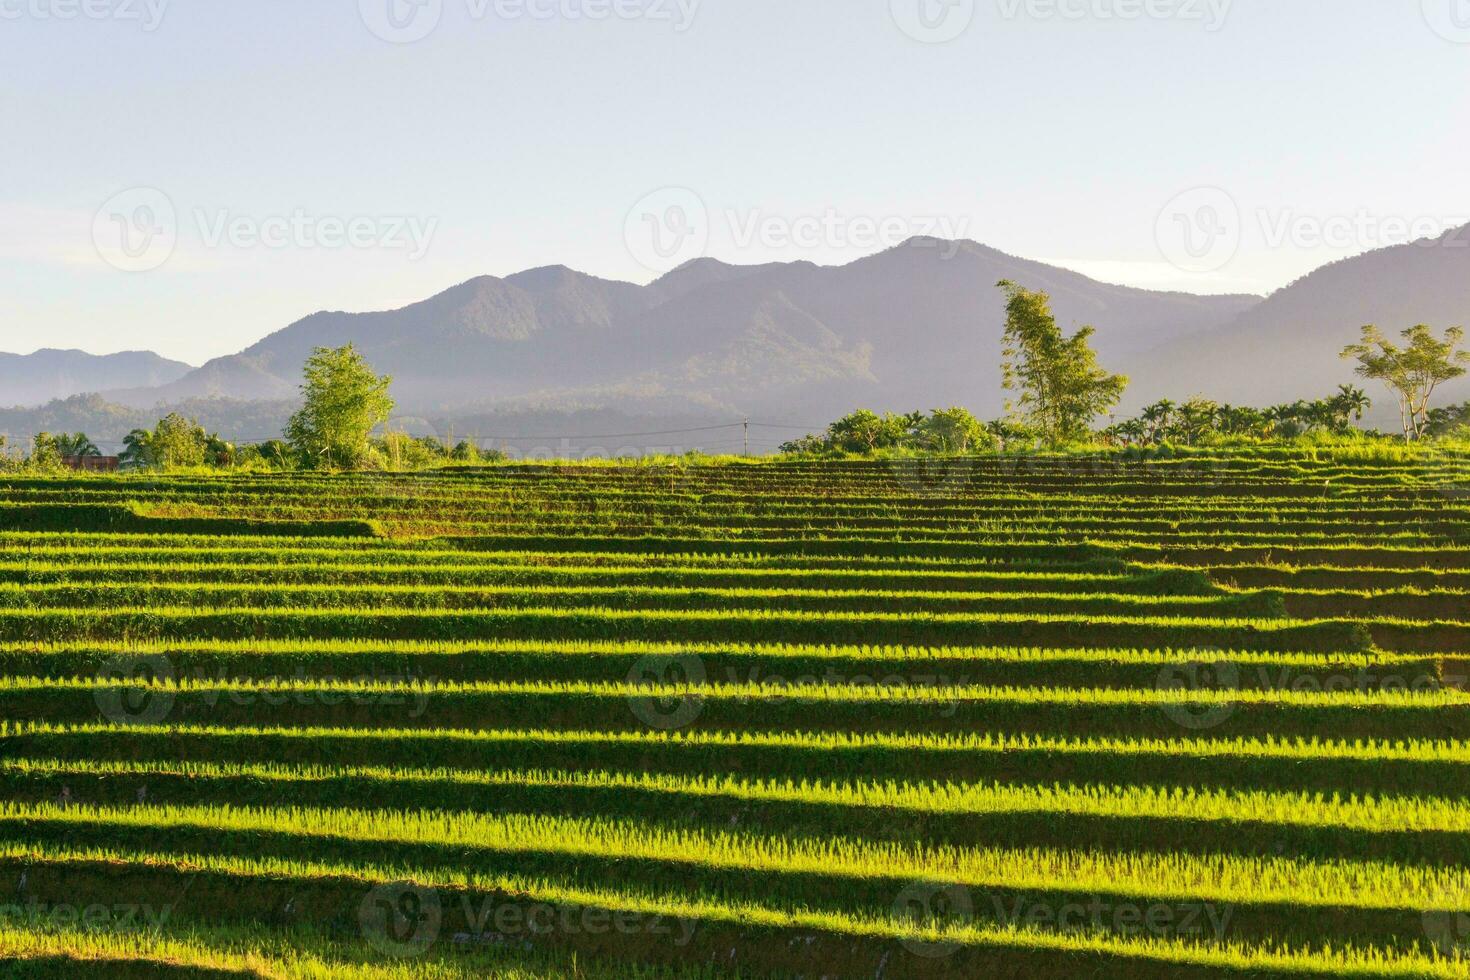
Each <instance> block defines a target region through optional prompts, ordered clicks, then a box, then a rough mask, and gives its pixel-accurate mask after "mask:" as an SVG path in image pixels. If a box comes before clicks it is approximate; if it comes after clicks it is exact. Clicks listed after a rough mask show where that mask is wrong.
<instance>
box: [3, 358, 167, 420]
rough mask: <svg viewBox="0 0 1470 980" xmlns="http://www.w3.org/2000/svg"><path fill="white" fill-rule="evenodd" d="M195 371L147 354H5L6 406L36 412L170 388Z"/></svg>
mask: <svg viewBox="0 0 1470 980" xmlns="http://www.w3.org/2000/svg"><path fill="white" fill-rule="evenodd" d="M192 370H193V368H192V367H191V366H190V365H188V364H184V363H182V362H180V361H170V360H168V359H167V358H163V357H159V356H158V355H157V354H153V353H150V352H147V351H127V352H125V353H121V354H88V353H86V352H85V351H79V350H49V349H47V350H38V351H36V352H35V353H34V354H0V406H4V407H31V406H37V405H44V404H46V403H47V402H50V401H53V400H56V399H59V398H69V397H71V396H72V395H78V394H82V393H84V392H92V391H100V390H102V389H105V388H119V387H142V386H149V387H152V386H156V385H165V384H168V383H170V382H173V381H176V380H178V379H179V378H182V377H183V376H184V375H186V374H188V373H189V372H190V371H192Z"/></svg>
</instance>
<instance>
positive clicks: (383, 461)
mask: <svg viewBox="0 0 1470 980" xmlns="http://www.w3.org/2000/svg"><path fill="white" fill-rule="evenodd" d="M305 375H306V381H305V383H304V384H303V385H302V386H301V388H302V395H303V402H304V404H303V405H302V407H301V409H300V410H299V411H298V412H297V413H296V414H295V415H293V416H292V417H291V419H290V421H289V422H288V424H287V425H286V430H285V432H284V433H283V438H281V439H269V440H266V441H264V442H259V443H250V444H244V445H238V446H237V445H235V444H233V443H231V442H228V441H227V440H225V439H222V438H220V436H219V434H218V433H214V432H209V431H207V430H206V429H205V428H204V426H202V425H200V424H199V422H198V420H197V419H194V418H189V417H186V416H184V415H182V414H179V413H177V412H171V413H169V414H168V415H166V416H164V417H163V418H162V419H159V420H158V423H157V424H156V425H155V426H154V427H153V428H152V429H142V428H139V429H134V430H132V431H131V432H129V433H128V434H127V436H126V437H125V438H124V439H123V450H122V452H121V453H120V454H119V456H118V463H119V468H120V469H125V470H155V469H170V470H179V469H195V468H201V467H202V468H218V469H246V470H250V469H268V470H292V469H387V470H418V469H429V468H433V467H439V466H445V465H450V464H455V463H459V464H474V463H481V462H489V461H493V460H496V459H500V458H503V456H502V454H500V453H498V452H488V453H487V452H483V451H481V450H480V449H479V448H478V447H477V446H476V445H475V444H474V443H471V442H468V441H461V442H460V443H458V444H457V445H454V446H449V445H447V444H445V443H442V442H440V441H439V440H438V439H435V438H433V437H431V436H411V435H408V434H406V433H397V432H388V433H385V434H382V435H379V436H374V435H373V430H374V429H376V428H378V427H379V426H381V425H383V424H384V423H385V422H386V421H387V419H388V418H389V416H390V415H391V413H392V410H393V401H392V399H390V398H389V397H388V386H389V384H390V383H391V379H390V378H388V377H386V376H384V377H379V376H378V375H376V374H374V373H373V372H372V370H371V369H370V368H369V367H368V365H367V363H366V362H365V361H364V360H363V358H362V356H361V355H360V354H358V353H357V351H356V350H355V349H354V348H353V347H352V345H351V344H348V345H347V346H346V347H341V348H337V349H335V350H332V349H328V348H319V349H317V350H316V351H315V352H314V353H313V354H312V356H311V357H310V358H309V359H308V360H307V362H306V368H305ZM101 455H102V454H101V452H100V451H99V450H98V448H97V446H96V444H95V443H93V442H92V440H91V439H89V438H88V437H87V436H86V434H85V433H81V432H76V433H69V434H65V435H52V434H51V433H49V432H41V433H39V434H37V435H36V437H35V438H34V439H32V440H31V446H30V450H29V452H26V453H20V452H15V451H12V449H11V447H9V446H8V445H7V444H6V440H5V439H4V438H3V437H0V469H10V470H21V469H23V470H33V471H50V470H61V469H65V468H83V467H80V466H78V464H79V463H82V462H84V461H85V460H86V459H88V458H96V457H100V456H101Z"/></svg>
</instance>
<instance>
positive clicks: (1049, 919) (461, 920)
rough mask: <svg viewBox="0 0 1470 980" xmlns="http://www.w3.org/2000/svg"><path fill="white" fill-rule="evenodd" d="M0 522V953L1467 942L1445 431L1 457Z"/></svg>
mask: <svg viewBox="0 0 1470 980" xmlns="http://www.w3.org/2000/svg"><path fill="white" fill-rule="evenodd" d="M0 541H3V544H4V550H3V556H0V726H3V727H0V786H3V793H0V800H3V802H0V913H3V914H4V915H5V917H6V918H5V920H4V922H0V961H4V962H5V963H6V968H7V969H9V970H12V971H17V972H18V973H19V975H34V976H76V975H79V973H85V974H87V975H123V976H157V975H165V976H174V975H177V976H180V977H202V976H211V977H213V976H247V975H260V976H364V977H365V976H374V977H377V976H384V977H389V976H392V977H431V976H433V977H438V976H485V975H497V976H513V977H528V978H529V977H561V976H589V977H614V976H617V977H622V976H639V977H655V976H679V977H682V976H701V977H725V976H736V975H742V976H745V975H749V976H767V975H778V976H792V975H800V976H806V977H817V976H825V977H832V976H844V977H845V976H852V977H859V976H860V977H872V978H879V980H887V978H904V977H932V976H946V975H953V976H1018V977H1022V976H1024V977H1037V976H1067V977H1071V976H1079V975H1083V976H1127V977H1150V976H1158V977H1177V976H1202V977H1203V976H1208V977H1217V976H1218V977H1225V976H1248V975H1249V976H1263V975H1282V974H1303V975H1309V974H1318V975H1328V976H1343V975H1361V976H1443V977H1470V695H1467V694H1466V683H1465V678H1466V675H1467V674H1470V462H1466V461H1464V460H1461V459H1458V458H1454V457H1451V456H1442V455H1441V456H1437V455H1432V454H1427V453H1426V454H1425V455H1423V456H1422V457H1420V458H1417V459H1413V460H1395V459H1393V458H1391V457H1389V458H1384V459H1380V460H1374V459H1372V458H1359V457H1343V458H1334V457H1333V456H1332V455H1331V454H1330V453H1325V452H1321V451H1319V452H1317V453H1307V452H1305V451H1289V450H1278V451H1271V452H1267V451H1259V452H1254V453H1252V452H1245V451H1241V452H1238V453H1235V454H1220V455H1210V454H1198V455H1192V456H1185V457H1178V458H1158V459H1151V460H1129V459H1124V458H1122V457H1113V456H1098V457H1038V458H1023V459H978V460H959V461H948V462H940V461H930V462H914V461H911V462H904V463H896V462H895V463H889V462H881V461H880V462H831V463H794V462H782V463H776V462H755V463H749V464H739V463H730V464H724V465H711V466H706V467H689V468H675V467H661V466H651V465H649V466H643V465H631V464H630V465H585V466H553V465H540V466H502V467H495V468H489V469H483V470H457V471H446V472H442V473H434V474H427V475H416V476H311V475H280V476H250V477H246V476H238V477H223V476H221V477H203V476H200V477H195V476H178V477H154V478H144V477H130V478H117V477H113V478H102V477H98V478H78V479H70V480H64V479H14V478H12V479H7V480H5V481H4V482H3V483H0ZM7 902H8V903H9V904H3V903H7ZM7 975H8V974H7Z"/></svg>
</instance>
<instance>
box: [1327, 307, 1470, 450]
mask: <svg viewBox="0 0 1470 980" xmlns="http://www.w3.org/2000/svg"><path fill="white" fill-rule="evenodd" d="M1400 336H1401V337H1403V339H1404V341H1405V343H1404V346H1402V347H1400V346H1399V345H1398V344H1396V343H1394V342H1393V341H1391V340H1389V339H1388V338H1387V337H1386V336H1384V334H1383V331H1381V330H1379V329H1378V328H1377V327H1375V326H1373V325H1372V324H1369V325H1368V326H1365V327H1364V328H1363V336H1362V339H1361V340H1359V341H1358V343H1356V344H1349V345H1348V346H1347V347H1344V348H1343V350H1342V356H1343V357H1345V358H1356V359H1357V361H1358V366H1357V368H1356V369H1355V370H1356V371H1357V373H1358V374H1359V375H1360V376H1362V377H1364V378H1371V379H1373V380H1374V381H1382V382H1383V383H1384V384H1386V385H1388V387H1389V388H1390V389H1391V390H1392V391H1393V392H1394V394H1395V395H1397V396H1398V399H1399V418H1400V420H1401V422H1402V423H1403V427H1404V438H1405V439H1418V438H1421V437H1422V436H1423V435H1424V434H1425V429H1426V428H1427V427H1428V424H1429V412H1430V409H1429V399H1430V398H1431V397H1433V395H1434V392H1435V389H1437V388H1438V387H1439V386H1440V385H1442V384H1444V383H1445V382H1446V381H1452V380H1454V379H1455V378H1458V377H1460V376H1461V375H1463V374H1464V373H1465V372H1466V370H1467V368H1470V351H1462V350H1460V349H1459V347H1460V343H1461V341H1463V340H1464V339H1465V331H1464V330H1463V329H1462V328H1460V327H1450V328H1449V329H1448V330H1446V331H1445V332H1444V337H1443V338H1440V337H1436V336H1435V335H1434V330H1433V328H1431V327H1430V326H1428V325H1427V324H1423V323H1421V324H1419V325H1418V326H1413V327H1409V328H1408V329H1407V330H1404V331H1403V332H1402V333H1401V334H1400Z"/></svg>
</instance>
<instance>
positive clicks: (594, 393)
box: [0, 227, 1470, 436]
mask: <svg viewBox="0 0 1470 980" xmlns="http://www.w3.org/2000/svg"><path fill="white" fill-rule="evenodd" d="M1466 246H1470V227H1467V229H1464V230H1461V231H1458V232H1454V233H1451V234H1449V235H1446V236H1445V237H1444V238H1442V239H1436V240H1433V241H1426V242H1420V243H1415V244H1412V245H1403V246H1398V247H1395V248H1388V249H1380V250H1377V251H1373V252H1369V253H1365V254H1364V255H1360V256H1357V257H1355V258H1351V259H1347V260H1344V261H1341V262H1336V263H1333V264H1331V265H1328V266H1325V267H1323V268H1322V269H1319V270H1317V271H1316V272H1314V273H1312V274H1311V275H1308V276H1306V277H1304V278H1302V279H1300V280H1298V281H1297V282H1294V283H1292V284H1290V285H1289V286H1287V287H1285V288H1283V289H1281V290H1278V291H1277V292H1276V293H1273V294H1272V295H1271V296H1270V297H1268V298H1264V299H1263V298H1261V297H1257V296H1196V295H1192V294H1188V293H1179V292H1154V291H1149V290H1142V289H1135V288H1132V287H1128V286H1119V285H1112V284H1108V283H1103V282H1098V281H1097V280H1094V279H1090V278H1088V277H1087V276H1084V275H1081V274H1080V273H1076V272H1072V271H1069V270H1066V269H1061V268H1058V267H1055V266H1051V265H1047V264H1044V263H1041V262H1035V261H1032V260H1028V259H1022V258H1018V257H1016V256H1012V255H1008V254H1006V253H1004V252H1001V251H998V250H996V249H993V248H989V247H987V246H984V245H980V244H978V243H976V242H971V241H962V242H947V241H941V240H937V239H931V238H916V239H912V240H910V241H908V242H905V243H904V244H902V245H900V246H897V247H895V248H892V249H889V250H887V251H884V252H881V253H878V254H876V255H872V256H868V257H866V258H863V259H859V260H857V261H855V262H851V263H848V264H846V265H840V266H819V265H815V264H813V263H811V262H790V263H767V264H764V265H754V266H735V265H730V264H728V263H725V262H721V261H718V260H716V259H712V258H701V259H696V260H694V261H692V262H689V263H686V264H685V265H683V266H680V267H679V268H677V269H674V270H673V271H671V272H669V273H667V274H666V275H664V276H662V277H661V278H659V279H657V280H655V281H654V282H652V283H650V284H648V285H646V286H639V285H636V284H633V283H627V282H617V281H613V280H608V279H601V278H598V277H596V276H590V275H586V274H583V273H580V272H576V271H574V270H572V269H569V268H567V267H565V266H547V267H542V268H536V269H528V270H526V271H524V272H519V273H516V274H514V275H510V276H506V277H503V278H501V277H495V276H480V277H477V278H474V279H471V280H468V281H466V282H463V283H460V284H459V285H457V286H453V287H451V288H449V289H447V290H445V291H443V292H441V293H439V294H437V295H435V296H431V297H429V298H428V299H425V300H423V301H421V302H418V303H414V304H411V305H409V306H406V307H404V308H402V309H399V310H389V311H384V312H372V313H347V312H320V313H314V314H312V315H310V316H308V317H305V318H303V319H301V320H299V321H297V322H296V323H293V324H291V325H290V326H288V327H285V328H284V329H282V330H279V331H276V332H275V333H273V334H271V335H269V336H267V337H265V338H263V339H262V340H260V341H259V342H257V343H255V344H253V345H251V346H250V347H248V348H247V349H245V350H244V351H241V352H240V353H239V354H234V355H231V356H228V357H221V358H216V359H215V360H212V361H210V362H209V363H207V364H205V365H204V366H202V367H200V368H197V369H193V370H190V369H188V368H187V366H185V365H179V364H178V363H177V362H169V361H164V360H163V359H162V358H157V357H156V355H113V357H114V358H135V359H141V361H140V362H139V363H140V364H141V366H142V367H143V368H148V369H151V370H152V371H153V372H154V373H149V371H148V370H144V371H143V374H144V375H145V376H144V377H142V378H141V379H139V377H138V373H137V372H136V371H135V372H131V373H130V372H129V371H127V370H121V368H122V367H123V366H124V364H123V363H122V362H112V363H116V364H117V367H118V368H119V370H116V371H112V370H109V371H108V372H107V373H106V375H105V377H103V378H98V379H97V380H96V381H93V382H92V383H91V384H90V385H87V384H86V383H85V380H84V379H83V377H82V376H81V375H80V374H74V375H69V376H67V379H66V383H65V384H61V383H58V382H57V381H56V380H55V378H54V377H53V378H52V381H51V387H49V388H48V387H47V386H46V385H45V384H42V383H40V382H39V381H37V379H36V378H32V382H33V383H34V384H35V388H34V393H33V394H32V395H31V397H39V395H40V394H41V393H43V392H45V393H49V392H51V391H56V390H69V391H71V392H72V393H75V392H76V391H83V390H92V391H101V392H102V393H103V397H104V398H105V401H106V402H107V403H111V404H114V405H120V406H125V407H126V408H127V409H128V411H129V412H131V411H133V410H143V409H150V410H151V409H153V408H155V407H156V406H158V405H161V404H168V405H178V404H190V405H201V404H205V403H213V402H214V401H219V400H224V401H222V402H220V404H221V405H223V404H225V403H226V402H228V403H229V404H238V403H239V402H253V403H265V402H270V403H274V404H276V405H288V404H289V403H290V402H291V401H292V400H294V399H295V398H296V397H297V395H298V387H297V386H298V383H299V374H300V368H301V364H302V362H303V361H304V360H305V359H306V357H307V355H308V354H309V353H310V352H311V350H312V348H314V347H318V346H336V345H340V344H344V343H347V342H348V341H351V342H354V343H356V344H357V345H358V347H359V348H360V349H361V350H362V351H363V352H364V354H365V355H366V356H367V358H368V359H369V361H370V362H371V363H372V364H373V366H374V367H375V368H376V369H377V370H379V371H381V372H384V373H388V374H391V375H393V377H394V385H393V393H394V396H395V398H396V399H397V401H398V404H399V413H400V415H401V416H413V417H418V418H422V419H436V420H441V421H446V422H449V423H452V424H456V425H457V424H459V423H458V422H457V421H456V420H467V419H474V420H477V421H476V422H475V423H474V425H476V426H479V425H484V426H485V427H487V428H491V429H492V430H493V429H500V430H502V431H504V428H505V427H504V426H499V425H496V424H495V422H494V420H495V419H497V418H506V419H512V420H514V419H529V418H535V419H538V420H545V419H549V418H551V417H552V416H553V415H554V414H555V413H557V412H561V413H564V414H567V413H574V412H575V413H580V414H578V416H577V417H578V418H586V417H595V415H596V413H598V412H601V413H603V414H604V415H606V416H607V417H609V418H614V417H616V418H624V419H644V420H649V419H658V418H676V417H677V418H682V419H686V420H700V419H703V420H718V421H720V422H722V423H723V422H728V421H730V420H731V419H739V418H742V417H754V418H760V419H765V420H768V421H783V422H784V421H790V420H800V421H801V422H802V424H808V423H813V422H817V421H819V420H823V419H830V418H833V417H835V416H836V415H838V414H841V413H845V412H847V411H850V410H851V409H853V408H854V407H857V406H867V407H871V408H874V409H879V410H892V411H899V410H912V409H916V408H920V409H928V408H936V407H941V406H945V405H950V404H959V405H965V406H968V407H970V408H971V409H972V410H974V411H975V412H976V413H978V414H981V415H986V416H993V415H996V414H999V413H1000V412H1001V411H1002V408H1003V402H1004V398H1003V392H1002V391H1001V388H1000V372H999V360H1000V341H1001V333H1002V330H1003V321H1004V311H1003V307H1002V300H1001V296H1000V293H999V292H998V291H997V290H996V288H995V283H996V281H997V280H999V279H1003V278H1004V279H1013V280H1015V281H1017V282H1020V283H1023V284H1025V285H1026V286H1028V287H1030V288H1033V289H1040V290H1045V291H1046V292H1048V293H1050V294H1051V297H1052V303H1053V308H1054V310H1055V312H1056V314H1057V318H1058V320H1059V322H1060V323H1061V324H1062V325H1063V327H1064V328H1066V329H1069V330H1070V329H1073V328H1075V327H1077V326H1080V325H1082V324H1092V325H1093V326H1095V327H1096V328H1097V331H1098V332H1097V335H1096V345H1097V348H1098V352H1099V357H1100V359H1101V362H1102V363H1103V365H1105V366H1106V367H1108V368H1109V369H1112V370H1117V371H1121V372H1123V373H1126V374H1128V375H1129V376H1130V377H1131V378H1132V384H1131V386H1130V388H1129V391H1128V395H1127V396H1126V398H1125V401H1124V404H1123V406H1122V407H1121V411H1124V412H1129V411H1134V410H1136V409H1137V408H1138V407H1140V406H1142V405H1143V404H1145V403H1147V402H1149V401H1152V400H1155V399H1158V398H1163V397H1169V398H1174V399H1176V400H1177V399H1183V398H1187V397H1189V396H1190V395H1193V394H1206V395H1209V396H1212V397H1215V398H1218V399H1220V400H1222V401H1229V402H1232V403H1235V404H1255V405H1265V404H1271V403H1275V402H1281V401H1294V400H1296V399H1298V398H1314V397H1320V396H1323V395H1326V394H1329V393H1331V392H1332V391H1333V390H1334V389H1335V387H1336V386H1337V385H1338V384H1342V383H1346V382H1352V381H1355V380H1356V379H1355V378H1354V376H1353V372H1352V365H1351V364H1350V363H1348V362H1345V361H1343V360H1341V359H1340V358H1339V356H1338V352H1339V351H1340V350H1341V349H1342V347H1343V346H1344V345H1345V344H1347V343H1349V342H1351V341H1352V340H1354V339H1355V338H1356V337H1357V334H1358V330H1359V328H1360V327H1361V325H1362V324H1364V323H1370V322H1371V323H1376V324H1378V325H1379V326H1380V327H1382V328H1383V329H1385V330H1386V331H1390V332H1395V331H1398V330H1401V329H1403V328H1404V327H1407V326H1410V325H1412V324H1415V323H1420V322H1426V323H1430V324H1432V325H1434V326H1436V327H1440V328H1442V327H1445V326H1450V325H1455V324H1463V323H1467V322H1470V247H1466ZM42 353H46V352H38V354H37V355H32V357H40V355H41V354H42ZM67 353H73V354H75V353H77V352H67ZM81 357H82V358H86V357H88V355H81ZM95 361H96V362H97V363H98V364H101V363H103V362H105V361H107V359H95ZM32 363H33V364H35V365H38V366H39V365H40V364H41V362H39V361H38V362H32ZM0 364H3V361H0ZM37 377H39V376H37ZM87 377H88V378H93V377H96V376H95V375H91V376H87ZM11 384H12V385H14V381H12V382H11ZM1367 387H1369V389H1370V394H1371V395H1372V396H1373V397H1374V398H1375V399H1376V400H1377V401H1378V403H1379V404H1378V407H1377V408H1376V409H1375V415H1374V416H1373V418H1374V420H1375V421H1380V422H1381V420H1382V419H1387V418H1388V415H1389V414H1391V401H1390V399H1389V396H1388V395H1387V393H1386V392H1384V391H1382V390H1381V389H1377V388H1376V386H1367ZM11 390H14V389H11ZM52 397H56V396H54V395H53V396H52ZM1442 397H1443V401H1442V403H1443V402H1447V401H1450V400H1461V399H1464V398H1466V397H1470V382H1461V383H1457V384H1454V385H1451V386H1449V387H1447V388H1446V389H1445V391H1444V392H1443V396H1442ZM3 400H4V399H0V401H3ZM68 411H71V409H68ZM273 411H276V412H279V411H280V409H273ZM587 413H593V414H592V416H588V414H587ZM113 414H114V416H115V415H116V413H113ZM111 417H113V416H109V418H111ZM21 418H22V417H21V416H12V419H14V420H15V424H17V425H19V424H21V422H20V421H19V420H20V419H21ZM641 424H644V425H645V426H646V427H650V428H663V426H659V425H656V424H654V425H649V424H648V423H647V422H645V423H641ZM538 427H543V426H538ZM544 427H549V428H551V429H553V430H554V429H557V428H561V427H558V426H555V425H554V424H551V425H544ZM618 428H627V426H619V427H618ZM459 431H462V432H465V431H469V430H466V429H464V428H462V427H461V428H460V429H459ZM512 431H514V430H512ZM225 434H226V435H227V436H228V435H230V434H231V433H230V432H229V431H228V430H226V431H225ZM248 435H252V436H253V435H255V433H253V432H252V433H248Z"/></svg>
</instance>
